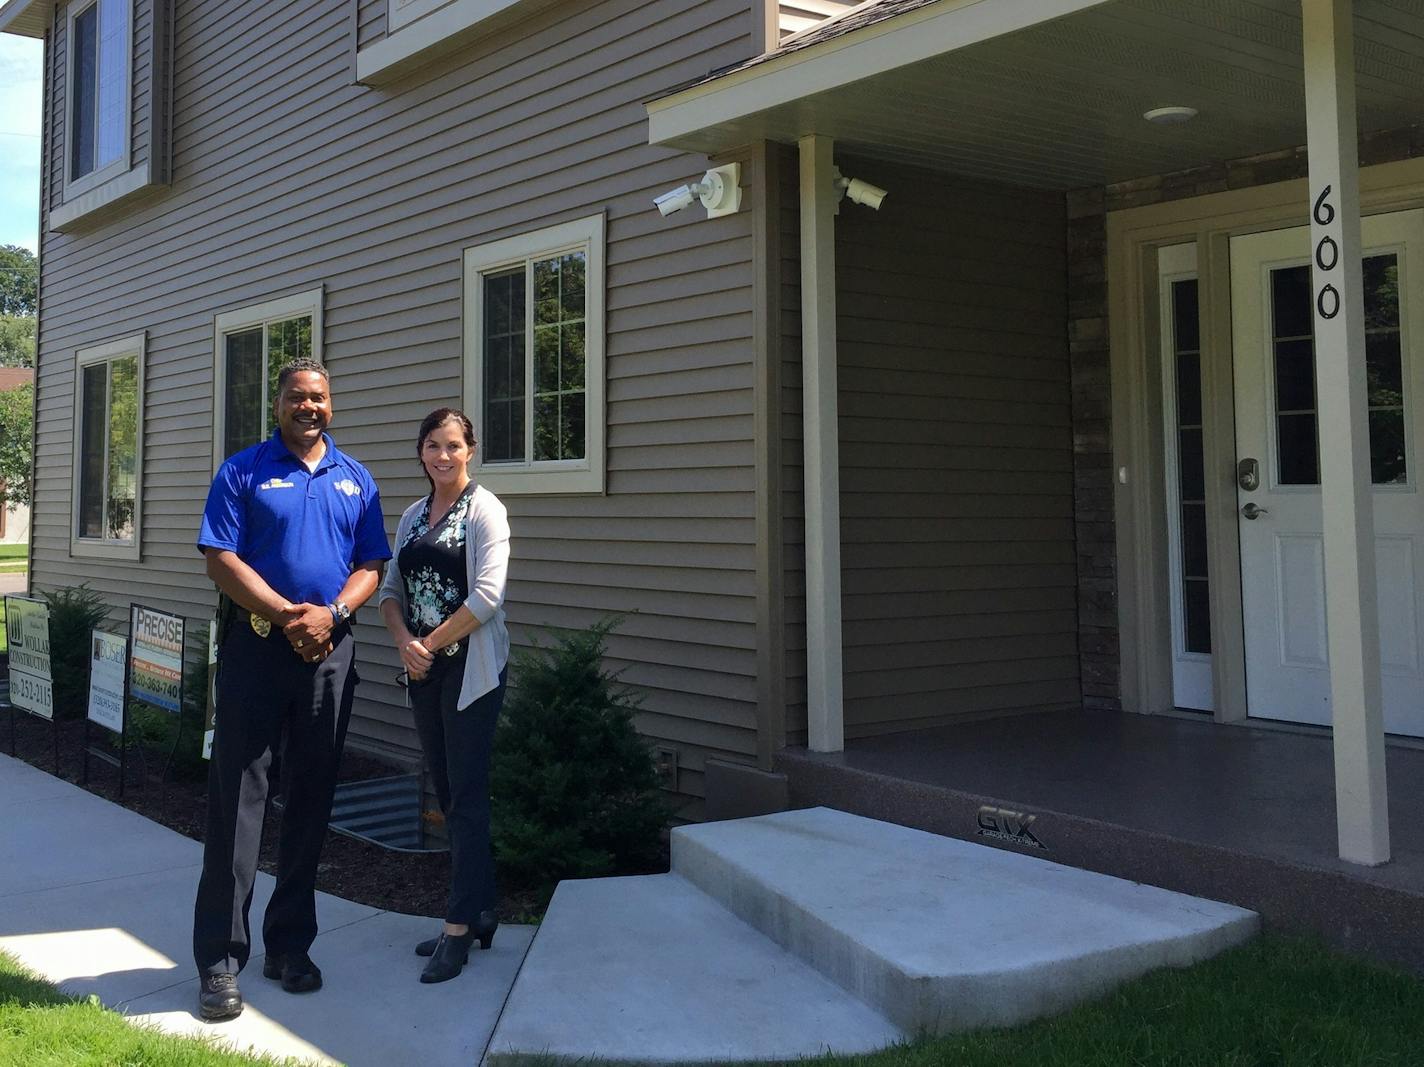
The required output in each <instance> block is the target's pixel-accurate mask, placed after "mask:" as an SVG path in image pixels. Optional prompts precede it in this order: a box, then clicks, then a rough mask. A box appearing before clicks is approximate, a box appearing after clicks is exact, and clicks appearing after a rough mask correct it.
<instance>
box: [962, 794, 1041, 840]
mask: <svg viewBox="0 0 1424 1067" xmlns="http://www.w3.org/2000/svg"><path fill="white" fill-rule="evenodd" d="M1037 818H1038V816H1037V815H1026V814H1024V813H1023V812H1021V811H1009V810H1008V809H1007V808H995V807H991V806H990V805H988V804H985V805H984V806H983V807H981V808H980V809H979V830H978V834H979V836H980V837H992V838H994V839H996V840H998V841H1007V842H1008V843H1009V844H1011V845H1021V846H1023V847H1025V848H1042V849H1047V848H1048V846H1047V845H1045V844H1044V843H1043V842H1042V841H1040V840H1039V839H1038V838H1036V837H1034V836H1033V831H1032V830H1030V829H1029V827H1030V826H1032V825H1033V824H1034V821H1035V820H1036V819H1037Z"/></svg>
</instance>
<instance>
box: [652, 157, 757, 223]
mask: <svg viewBox="0 0 1424 1067" xmlns="http://www.w3.org/2000/svg"><path fill="white" fill-rule="evenodd" d="M741 176H742V168H741V164H740V163H728V164H727V165H726V166H722V167H713V168H712V169H711V170H709V171H708V172H707V173H706V174H704V175H702V180H701V181H699V182H693V183H692V184H690V185H683V186H680V187H679V188H677V189H674V190H672V192H669V193H663V195H662V196H659V197H656V198H654V200H653V203H654V204H656V205H657V207H658V211H660V212H661V213H662V216H663V217H664V218H667V216H669V215H671V214H674V213H675V212H678V211H681V210H682V209H683V208H685V207H687V206H689V205H690V204H691V203H692V202H693V200H700V201H701V202H702V206H703V207H705V208H706V209H707V217H708V218H709V219H715V218H718V217H719V216H721V215H731V214H733V213H735V212H736V211H737V210H738V209H740V208H741V206H742V189H741V184H740V183H741Z"/></svg>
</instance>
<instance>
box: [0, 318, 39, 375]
mask: <svg viewBox="0 0 1424 1067" xmlns="http://www.w3.org/2000/svg"><path fill="white" fill-rule="evenodd" d="M34 365H35V318H34V316H33V315H0V367H33V366H34Z"/></svg>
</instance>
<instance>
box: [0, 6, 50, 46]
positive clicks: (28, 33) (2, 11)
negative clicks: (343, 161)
mask: <svg viewBox="0 0 1424 1067" xmlns="http://www.w3.org/2000/svg"><path fill="white" fill-rule="evenodd" d="M53 11H54V0H9V3H7V4H5V5H4V6H3V7H0V33H13V34H15V35H16V36H18V37H39V38H43V37H44V35H45V34H46V33H47V32H48V31H49V20H50V14H51V13H52V12H53Z"/></svg>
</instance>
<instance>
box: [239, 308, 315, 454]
mask: <svg viewBox="0 0 1424 1067" xmlns="http://www.w3.org/2000/svg"><path fill="white" fill-rule="evenodd" d="M321 306H322V291H321V290H320V289H313V290H312V291H311V292H307V293H297V294H296V295H294V296H286V297H282V298H281V299H278V300H269V301H267V302H266V303H263V304H256V305H254V306H252V307H247V308H241V309H239V310H237V311H225V312H223V313H222V314H220V315H218V316H217V318H216V322H215V329H214V351H215V353H216V360H215V365H214V377H215V380H216V383H217V396H216V411H215V414H216V416H217V418H216V426H215V432H214V437H213V466H215V467H216V466H217V465H218V464H220V463H221V462H222V461H223V460H225V459H227V457H229V456H231V455H233V454H234V453H237V452H241V451H242V450H243V449H244V448H247V447H248V446H250V445H255V444H257V443H258V442H259V441H261V440H263V439H264V438H266V437H267V436H268V435H269V434H271V432H272V427H273V425H274V422H273V415H272V402H273V401H274V400H275V399H276V396H277V372H278V371H280V370H281V369H282V365H283V364H284V363H289V362H291V361H292V360H294V359H316V360H320V359H321Z"/></svg>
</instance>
